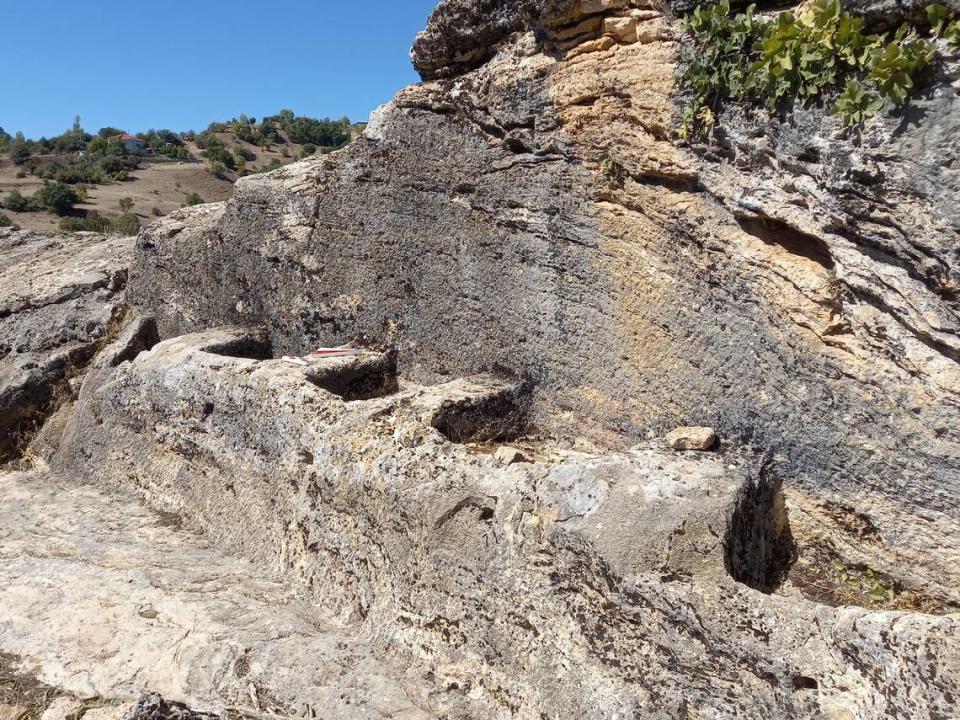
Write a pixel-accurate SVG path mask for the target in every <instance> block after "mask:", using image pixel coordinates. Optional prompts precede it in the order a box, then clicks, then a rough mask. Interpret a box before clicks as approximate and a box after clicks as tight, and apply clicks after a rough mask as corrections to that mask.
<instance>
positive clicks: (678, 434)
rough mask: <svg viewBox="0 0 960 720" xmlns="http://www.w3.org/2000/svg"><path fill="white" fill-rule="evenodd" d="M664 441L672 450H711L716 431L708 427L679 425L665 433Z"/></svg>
mask: <svg viewBox="0 0 960 720" xmlns="http://www.w3.org/2000/svg"><path fill="white" fill-rule="evenodd" d="M666 442H667V446H668V447H671V448H673V449H674V450H712V449H713V447H714V445H716V444H717V433H716V432H715V431H714V429H713V428H709V427H680V428H677V429H676V430H674V431H673V432H672V433H670V434H669V435H667V437H666Z"/></svg>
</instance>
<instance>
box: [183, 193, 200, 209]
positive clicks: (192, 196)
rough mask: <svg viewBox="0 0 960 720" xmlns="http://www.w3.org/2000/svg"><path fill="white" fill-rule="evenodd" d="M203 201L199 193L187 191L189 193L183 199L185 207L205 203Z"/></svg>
mask: <svg viewBox="0 0 960 720" xmlns="http://www.w3.org/2000/svg"><path fill="white" fill-rule="evenodd" d="M203 203H204V200H203V198H202V197H200V196H199V195H197V193H195V192H192V193H187V195H186V196H185V197H184V200H183V206H184V207H192V206H194V205H203Z"/></svg>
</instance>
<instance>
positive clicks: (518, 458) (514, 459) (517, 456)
mask: <svg viewBox="0 0 960 720" xmlns="http://www.w3.org/2000/svg"><path fill="white" fill-rule="evenodd" d="M493 456H494V457H495V458H496V459H497V462H498V463H500V464H501V465H513V464H515V463H523V462H530V459H529V458H528V457H527V456H526V455H524V454H523V453H522V452H521V451H520V450H517V448H514V447H509V446H508V445H504V446H503V447H499V448H497V451H496V452H495V453H494V454H493Z"/></svg>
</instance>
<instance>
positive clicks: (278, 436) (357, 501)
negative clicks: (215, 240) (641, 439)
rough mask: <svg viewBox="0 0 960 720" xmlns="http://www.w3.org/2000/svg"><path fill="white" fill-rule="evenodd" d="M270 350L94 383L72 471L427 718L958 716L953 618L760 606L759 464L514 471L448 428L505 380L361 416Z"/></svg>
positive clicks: (636, 453) (451, 389)
mask: <svg viewBox="0 0 960 720" xmlns="http://www.w3.org/2000/svg"><path fill="white" fill-rule="evenodd" d="M265 342H266V341H265V339H264V335H263V334H261V333H260V332H258V331H252V332H251V331H249V330H244V329H237V328H220V329H216V330H212V331H207V332H203V333H197V334H193V335H187V336H182V337H178V338H174V339H171V340H168V341H165V342H161V343H159V344H158V345H156V346H155V347H154V348H153V349H152V350H150V351H148V352H145V353H142V354H140V355H138V356H137V357H136V358H135V359H134V360H132V361H128V362H123V363H120V364H119V365H117V366H116V367H115V369H114V370H113V372H112V373H110V374H108V375H106V376H105V377H104V378H103V380H102V381H101V382H100V383H95V382H93V381H92V380H91V381H90V382H88V383H86V384H85V385H84V388H83V391H82V397H81V402H80V406H79V410H78V412H77V414H76V415H75V416H74V418H73V419H72V421H71V426H70V427H69V428H68V430H67V433H66V435H65V439H64V444H63V447H62V448H61V453H62V454H61V456H60V457H59V458H58V464H59V465H61V466H62V467H64V468H71V469H72V468H75V469H76V471H77V472H79V473H81V477H82V478H83V479H86V480H88V481H91V482H94V483H96V484H98V485H100V486H102V487H109V488H113V489H115V490H116V489H119V490H123V489H131V488H132V489H134V490H136V491H137V492H138V493H139V494H140V496H141V497H142V498H143V499H144V500H145V501H146V503H147V504H149V505H151V506H153V507H155V508H157V509H159V510H161V511H162V512H164V513H168V514H170V513H172V514H175V515H176V516H178V517H180V518H182V519H183V522H184V523H185V524H186V525H187V526H188V527H192V528H195V529H198V530H202V531H203V532H204V534H205V535H206V536H207V537H208V538H210V539H211V540H213V541H215V542H217V543H219V544H221V545H224V546H227V547H230V548H232V549H233V550H234V551H236V552H239V553H241V554H242V555H244V556H246V557H248V558H251V559H252V560H254V561H255V562H256V563H257V564H258V566H259V567H260V568H262V569H264V570H265V571H269V572H271V573H273V574H274V575H275V576H276V577H280V578H285V579H286V580H287V581H288V582H290V583H291V584H292V585H293V586H294V587H298V588H300V589H301V591H302V593H303V596H304V597H305V598H306V599H308V600H309V601H310V602H311V604H312V606H313V607H314V608H315V610H316V612H317V613H318V619H319V620H320V621H321V622H322V623H324V624H325V625H326V626H327V627H340V628H343V629H344V630H346V629H347V628H357V627H362V628H363V633H364V634H366V635H367V637H369V638H370V641H371V643H372V647H373V649H374V651H375V652H376V654H377V655H378V656H379V657H382V658H386V659H387V660H388V661H389V665H390V666H391V667H393V668H406V670H405V672H404V676H403V677H404V680H405V683H406V684H407V685H408V686H414V687H421V688H425V689H427V698H428V700H427V701H426V706H427V708H428V709H429V711H430V712H432V713H434V714H436V716H439V717H451V716H452V717H497V718H501V717H502V718H509V717H522V718H535V717H542V716H543V715H546V716H548V717H550V716H557V715H560V716H563V717H571V718H606V717H613V716H620V717H651V718H675V717H678V716H681V717H682V716H683V715H684V714H685V713H686V712H688V711H690V710H691V709H692V710H694V711H695V712H696V713H698V714H700V715H701V716H704V717H731V718H733V717H752V716H758V715H759V714H760V713H761V712H762V713H763V714H764V715H766V716H770V717H810V716H815V715H817V714H820V713H822V714H824V715H826V716H828V717H829V716H831V715H834V716H842V713H843V712H848V713H850V714H851V715H852V716H853V717H880V716H883V715H885V714H887V715H893V716H906V717H931V718H932V717H936V716H937V715H938V713H939V714H944V713H946V712H948V711H949V710H950V708H951V707H952V704H951V701H950V698H951V697H953V696H955V694H956V692H957V691H958V690H960V672H958V662H960V656H958V654H957V653H958V648H957V647H956V643H955V642H954V639H955V637H956V634H957V633H958V632H960V618H958V617H957V616H956V615H952V616H944V617H937V616H935V615H923V614H919V613H909V612H895V611H886V612H872V611H869V610H867V609H864V608H857V607H845V608H836V609H835V608H831V607H827V606H824V605H815V604H814V603H811V602H809V601H808V600H806V599H804V598H803V597H800V596H797V595H788V594H766V593H769V592H770V590H771V589H773V588H776V587H779V585H780V583H781V582H782V580H783V578H784V576H785V575H786V574H787V572H788V570H789V564H790V557H791V554H792V552H793V543H794V538H793V536H792V530H791V527H790V519H789V517H788V515H787V512H786V507H785V506H784V498H783V493H782V486H781V484H780V483H779V482H778V481H776V480H775V479H774V478H773V477H772V476H771V475H770V474H769V472H768V471H767V469H765V468H764V467H762V466H760V465H758V464H757V463H756V460H755V458H753V457H752V455H750V454H741V453H738V452H725V453H723V454H705V453H696V454H679V453H675V452H673V451H670V450H659V449H654V448H652V447H651V448H641V447H638V448H635V449H633V450H632V451H629V452H625V453H602V454H592V453H582V452H576V451H572V450H564V449H563V448H560V447H555V448H553V449H552V451H550V452H547V450H548V448H545V447H542V448H541V455H543V456H545V459H542V460H538V461H536V462H531V463H522V464H513V465H509V466H503V465H502V464H501V463H500V462H499V461H498V460H497V459H496V458H495V456H494V454H488V453H478V452H475V451H471V449H470V447H469V446H468V445H467V444H465V443H467V442H468V441H469V440H470V438H468V437H463V436H462V434H461V433H457V434H456V435H455V437H453V438H451V437H448V436H447V435H445V434H444V432H443V431H442V428H447V427H451V426H453V424H452V423H451V415H452V414H453V413H454V412H460V413H462V414H463V415H464V416H466V417H471V418H475V417H476V416H477V415H478V414H486V415H487V416H488V417H489V418H490V420H491V422H492V421H495V420H496V418H500V417H509V415H510V413H506V412H504V405H503V402H504V401H503V397H504V392H506V393H507V397H516V395H515V394H514V393H513V391H511V390H510V388H511V386H512V383H511V382H510V381H509V380H498V379H496V378H494V377H483V378H464V379H460V380H457V381H453V382H448V383H442V384H439V385H433V386H423V385H418V384H413V383H408V382H401V383H400V386H399V388H398V389H397V391H396V392H395V393H394V394H392V395H388V396H384V397H375V398H370V399H362V400H351V399H349V398H347V397H340V396H338V395H336V394H334V393H332V392H330V391H328V390H324V389H321V388H319V387H317V386H316V385H315V384H314V383H313V382H312V381H311V372H310V370H309V369H305V368H300V367H296V366H292V365H289V364H287V363H284V362H283V361H280V360H272V359H263V356H264V355H266V354H267V353H266V352H262V350H264V349H265V348H266V345H265ZM258 347H259V350H258ZM107 352H108V353H109V352H110V351H109V350H108V351H107ZM346 371H347V370H344V372H346ZM90 377H91V378H93V377H95V376H94V375H91V376H90ZM517 402H522V401H521V400H517ZM453 408H457V410H456V411H455V410H454V409H453ZM441 417H442V418H444V422H442V423H441V422H438V418H441ZM512 423H513V421H512V420H509V421H508V426H509V425H512ZM474 424H475V425H478V424H477V423H474ZM459 427H463V425H460V426H459ZM482 437H484V438H485V437H487V434H484V435H483V436H482ZM548 455H549V457H548V458H547V457H546V456H548ZM106 458H110V460H111V461H110V462H103V459H106ZM141 617H142V614H141ZM250 662H251V663H253V664H254V665H255V666H262V663H259V662H258V656H257V655H256V654H255V653H253V654H251V657H250ZM277 688H278V689H277V690H276V691H275V693H278V692H280V693H285V694H284V695H283V696H280V695H276V694H275V697H278V699H280V700H283V701H285V702H293V701H294V700H295V699H296V695H295V693H296V692H297V689H296V688H294V687H291V686H289V685H278V686H277Z"/></svg>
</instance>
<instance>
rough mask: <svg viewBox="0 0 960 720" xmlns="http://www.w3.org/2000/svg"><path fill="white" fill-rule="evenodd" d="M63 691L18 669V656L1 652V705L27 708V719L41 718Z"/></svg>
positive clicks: (36, 719)
mask: <svg viewBox="0 0 960 720" xmlns="http://www.w3.org/2000/svg"><path fill="white" fill-rule="evenodd" d="M61 694H62V693H61V692H60V691H59V690H57V689H56V688H54V687H51V686H50V685H47V684H46V683H43V682H41V681H40V680H38V679H37V678H35V677H34V676H32V675H28V674H24V673H22V672H20V671H18V670H17V657H16V656H15V655H7V654H6V653H0V705H19V706H21V707H23V708H26V711H27V713H26V715H25V716H24V718H25V720H39V718H40V716H41V715H42V714H43V711H44V710H46V709H47V708H48V707H49V706H50V703H52V702H53V700H54V699H55V698H57V697H58V696H59V695H61Z"/></svg>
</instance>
